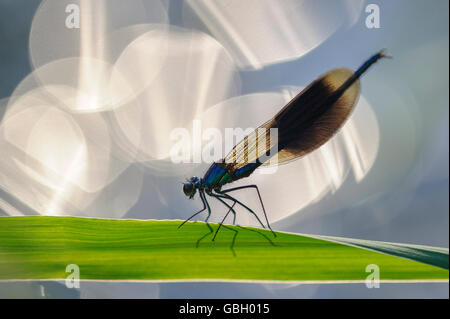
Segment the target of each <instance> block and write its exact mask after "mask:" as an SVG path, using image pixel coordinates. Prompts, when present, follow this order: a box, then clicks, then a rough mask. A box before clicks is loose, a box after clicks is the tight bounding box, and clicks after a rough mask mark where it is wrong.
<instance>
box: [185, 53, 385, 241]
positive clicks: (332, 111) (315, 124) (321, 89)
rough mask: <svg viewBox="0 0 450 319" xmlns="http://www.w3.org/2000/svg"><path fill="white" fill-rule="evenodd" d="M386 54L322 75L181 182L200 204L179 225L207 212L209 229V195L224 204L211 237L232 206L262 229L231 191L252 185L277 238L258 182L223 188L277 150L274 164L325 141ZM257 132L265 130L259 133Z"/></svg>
mask: <svg viewBox="0 0 450 319" xmlns="http://www.w3.org/2000/svg"><path fill="white" fill-rule="evenodd" d="M385 57H389V56H387V55H385V54H384V50H382V51H380V52H378V53H376V54H375V55H373V56H372V57H371V58H369V59H368V60H367V61H366V62H364V64H363V65H361V67H359V69H357V70H356V71H355V72H353V71H352V70H350V69H348V68H338V69H334V70H332V71H329V72H328V73H326V74H324V75H322V76H321V77H319V78H318V79H316V80H315V81H314V82H312V83H311V84H310V85H309V86H307V87H306V88H305V89H304V90H303V91H301V92H300V93H299V94H298V95H297V96H295V97H294V98H293V99H292V100H291V101H290V102H289V103H288V104H287V105H286V106H284V107H283V108H282V109H281V110H280V111H279V112H278V113H277V114H276V115H275V116H274V117H273V118H272V119H270V120H269V121H267V122H266V123H264V124H262V125H261V126H260V127H259V128H258V129H256V130H255V131H254V132H253V133H251V134H250V135H248V136H246V137H245V138H244V139H243V140H242V141H241V142H240V143H238V144H237V145H236V146H235V147H234V148H233V149H232V150H231V152H230V153H229V154H228V155H227V156H226V157H225V158H224V159H222V160H220V161H218V162H215V163H213V164H212V165H211V166H210V168H209V169H208V171H207V172H206V174H205V175H204V176H203V178H198V177H195V176H194V177H191V178H190V179H189V180H188V181H187V182H186V183H183V192H184V194H185V195H186V196H188V197H189V198H190V199H192V198H194V195H195V193H196V192H197V191H198V193H199V196H200V199H201V201H202V203H203V208H202V209H201V210H199V211H198V212H196V213H195V214H194V215H192V216H191V217H189V218H188V219H187V220H185V221H184V222H183V223H182V224H181V225H180V226H179V227H181V226H183V225H184V224H185V223H186V222H187V221H188V220H190V219H192V218H193V217H194V216H196V215H198V214H200V213H201V212H203V211H205V210H207V217H206V219H205V222H206V225H207V226H208V228H209V231H210V233H212V232H213V230H212V228H211V226H210V225H209V224H208V220H209V218H210V216H211V208H210V206H209V203H208V200H207V197H206V196H210V197H213V198H214V199H216V200H218V201H219V202H221V203H222V204H223V205H225V206H226V207H227V208H228V212H227V213H226V214H225V216H224V218H223V220H222V222H221V223H220V225H219V227H218V228H217V230H216V233H215V235H214V237H213V240H214V239H215V237H216V235H217V232H218V231H219V229H220V227H221V226H222V224H223V222H224V221H225V219H226V217H227V216H228V214H229V213H230V212H231V213H232V214H233V224H235V221H236V211H235V209H234V206H235V205H236V204H237V205H240V206H241V207H242V208H243V209H245V210H247V211H248V212H249V213H250V214H252V215H253V216H254V217H255V218H256V219H257V221H258V222H259V224H260V225H261V226H262V227H263V228H265V225H264V224H263V223H262V222H261V220H260V218H259V217H258V215H257V214H256V213H255V212H254V211H253V210H252V209H250V208H249V207H248V206H247V205H245V204H244V203H242V202H241V201H239V200H238V199H236V198H234V197H232V196H231V195H230V194H229V193H231V192H235V191H238V190H242V189H245V188H254V189H255V191H256V193H257V195H258V197H259V201H260V203H261V207H262V211H263V213H264V217H265V221H266V224H267V227H268V228H269V229H270V230H271V231H272V233H273V235H274V236H276V235H275V232H273V230H272V228H271V227H270V224H269V219H268V218H267V214H266V210H265V208H264V204H263V201H262V198H261V194H260V192H259V189H258V186H257V185H246V186H239V187H233V188H228V189H222V187H223V186H224V185H227V184H230V183H232V182H234V181H237V180H240V179H242V178H244V177H248V176H250V175H251V174H252V173H253V172H254V171H255V170H256V169H257V168H258V167H260V166H262V165H269V164H270V165H272V164H273V161H271V160H270V159H272V158H273V157H274V155H275V154H276V155H277V160H276V161H275V164H276V165H279V164H284V163H288V162H290V161H293V160H295V159H298V158H300V157H302V156H304V155H306V154H308V153H310V152H311V151H313V150H315V149H317V148H318V147H320V146H321V145H323V144H324V143H325V142H327V141H328V140H329V139H330V138H331V137H332V136H333V135H334V134H335V133H336V132H337V131H338V130H339V129H340V127H341V126H342V125H343V124H344V122H345V121H346V119H347V118H348V117H349V115H350V113H351V111H352V110H353V107H354V106H355V104H356V102H357V100H358V98H359V92H360V84H359V78H360V76H361V75H362V74H363V73H364V72H366V71H367V69H368V68H369V67H370V66H371V65H372V64H374V63H375V62H377V61H378V60H379V59H381V58H385ZM271 129H277V135H278V138H277V139H276V141H273V139H271V138H270V135H271ZM261 131H262V132H263V133H264V134H261ZM226 201H229V203H227V202H226ZM230 205H231V206H230ZM179 227H178V228H179ZM207 235H208V234H207Z"/></svg>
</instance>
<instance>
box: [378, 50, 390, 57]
mask: <svg viewBox="0 0 450 319" xmlns="http://www.w3.org/2000/svg"><path fill="white" fill-rule="evenodd" d="M386 51H387V49H386V48H384V49H381V50H380V52H378V54H379V55H380V58H386V59H392V55H388V54H386Z"/></svg>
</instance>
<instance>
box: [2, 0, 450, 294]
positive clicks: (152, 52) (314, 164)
mask: <svg viewBox="0 0 450 319" xmlns="http://www.w3.org/2000/svg"><path fill="white" fill-rule="evenodd" d="M370 4H376V5H377V6H376V8H378V9H379V11H378V13H379V21H376V20H371V17H373V14H376V12H375V13H374V12H373V11H372V10H373V6H370ZM74 5H75V6H74ZM448 6H449V4H448V1H446V0H435V1H433V2H429V1H425V0H420V1H419V0H414V1H409V0H408V1H406V0H404V1H400V0H398V1H363V0H352V1H350V0H348V1H346V0H342V1H312V0H311V1H307V0H285V1H275V0H273V1H270V0H265V1H261V0H258V1H256V0H255V1H250V0H249V1H245V2H242V1H238V0H231V1H222V2H211V1H207V0H186V1H181V0H152V1H150V0H131V1H127V2H126V4H125V2H123V1H120V0H101V1H100V0H99V1H97V0H96V1H95V2H94V1H87V0H78V1H75V0H71V1H67V0H46V1H39V0H14V1H13V0H0V119H1V122H0V147H1V153H2V156H1V158H0V215H1V216H23V215H38V214H42V215H73V216H91V217H104V218H136V219H183V218H187V217H188V216H190V215H191V214H192V213H193V212H194V211H195V210H196V209H198V208H200V207H201V203H200V202H199V201H197V200H196V201H189V200H188V199H187V198H186V197H185V196H184V194H183V193H182V190H181V184H180V182H182V181H184V180H185V178H188V177H191V176H194V175H195V176H200V177H201V176H203V174H204V173H205V172H206V170H207V168H208V166H209V165H210V164H209V163H201V164H195V163H185V164H174V163H173V162H172V161H171V160H170V154H171V150H172V148H173V146H174V144H175V141H174V140H173V139H171V132H173V129H175V128H185V129H186V130H188V131H189V132H190V133H191V135H193V121H194V120H197V119H198V120H201V123H202V129H203V130H206V129H207V128H219V129H221V130H223V129H225V128H232V127H240V128H244V129H245V128H248V127H253V128H255V127H257V126H258V125H260V124H262V123H263V122H265V121H266V120H267V119H269V118H270V117H271V116H273V115H274V114H275V113H276V112H277V111H278V110H279V109H280V108H281V107H282V106H283V105H284V104H285V103H286V102H287V101H289V100H290V99H291V98H292V97H293V96H294V95H296V94H297V93H298V92H299V91H300V90H301V89H302V88H304V87H305V86H307V85H308V84H309V83H310V82H311V81H313V80H314V79H315V78H316V77H318V76H320V75H321V74H323V73H325V72H327V71H329V70H331V69H333V68H337V67H349V68H351V69H356V68H357V67H358V66H359V65H360V64H362V63H363V62H364V61H365V60H366V59H367V58H369V57H370V56H371V55H372V54H373V53H375V52H377V51H379V50H380V49H382V48H387V51H388V53H389V54H390V55H392V56H393V57H394V58H393V59H391V60H383V61H380V62H379V63H377V64H376V65H374V66H373V67H372V68H371V69H370V71H369V72H368V73H367V74H365V75H364V76H363V78H362V79H361V97H360V99H359V102H358V104H357V106H356V107H355V111H354V112H353V114H352V115H351V117H350V119H349V121H348V122H347V123H346V124H345V126H344V127H343V128H342V130H341V131H340V132H339V133H338V134H337V135H336V136H334V137H333V138H332V139H331V140H330V141H329V142H328V143H327V144H325V145H324V146H323V147H321V148H320V149H319V150H317V151H315V152H313V153H312V154H310V155H308V156H306V157H304V158H302V159H300V160H297V161H295V162H293V163H290V164H288V165H283V166H281V167H280V168H279V169H278V170H277V172H276V173H275V174H273V175H272V174H268V173H267V172H265V173H267V174H260V173H255V174H253V175H252V176H251V177H250V178H248V179H246V180H245V181H243V182H239V183H236V186H238V184H239V185H241V184H242V185H244V184H250V183H256V184H258V185H259V187H260V190H261V193H262V196H263V199H264V203H265V206H266V209H267V211H268V214H269V220H270V221H271V224H272V227H273V228H274V229H276V230H280V231H289V232H296V233H305V234H320V235H330V236H341V237H353V238H361V239H370V240H380V241H391V242H400V243H413V244H422V245H431V246H440V247H447V248H448V245H449V240H448V238H449V219H448V218H449V196H448V192H449V133H448V132H449V122H448V120H449V113H448V112H449V93H448V85H449V83H448V82H449V74H448V69H449V68H448V60H449V43H448V42H449V33H448V27H449V16H448V14H449V13H448V12H449V8H448ZM74 7H75V9H74ZM77 8H79V17H80V19H79V20H78V21H77V19H76V18H75V17H74V16H73V14H76V13H77V12H76V10H77ZM73 10H75V11H73ZM368 19H369V20H368ZM78 22H79V28H78ZM376 22H379V25H376V24H377V23H376ZM374 23H375V27H372V28H371V26H374ZM200 142H201V143H202V146H203V147H204V148H205V149H208V147H212V146H214V145H212V144H211V141H209V140H208V139H207V138H206V137H205V138H203V139H202V140H201V141H200ZM194 144H195V143H194V141H193V140H189V141H186V142H185V143H184V145H185V146H186V148H187V149H188V150H192V149H193V148H194ZM229 150H230V148H227V146H226V145H225V146H223V152H224V153H226V152H228V151H229ZM263 173H264V171H263ZM24 185H27V187H24ZM253 195H254V194H252V193H251V192H248V193H247V192H242V193H241V194H239V196H238V198H240V199H243V200H245V201H247V202H248V203H249V204H250V205H253V206H254V207H257V205H258V201H257V198H254V196H253ZM213 209H214V211H215V212H216V213H215V214H214V215H215V218H216V219H215V220H216V221H217V220H219V219H220V218H221V215H222V214H223V213H224V211H223V210H224V208H221V207H219V206H214V207H213ZM200 219H201V218H200ZM0 222H1V220H0ZM238 223H239V224H246V225H256V223H255V221H254V220H252V219H251V218H250V217H249V216H247V215H246V214H245V213H242V214H239V218H238ZM448 296H449V294H448V284H445V283H414V284H412V283H410V284H381V286H380V288H378V289H367V288H366V286H365V285H364V284H350V285H349V284H346V285H343V284H342V285H341V284H328V285H298V284H254V283H252V284H250V283H213V282H210V283H145V282H140V283H125V282H122V283H120V282H119V283H117V282H82V283H81V287H80V289H68V288H66V287H65V285H64V284H63V283H59V282H0V297H3V298H6V297H30V298H55V297H57V298H448Z"/></svg>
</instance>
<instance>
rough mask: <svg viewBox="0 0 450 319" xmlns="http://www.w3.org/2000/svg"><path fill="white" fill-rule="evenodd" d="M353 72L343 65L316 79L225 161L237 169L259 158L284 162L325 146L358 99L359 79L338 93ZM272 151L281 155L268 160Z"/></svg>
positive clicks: (239, 145) (246, 138) (266, 162)
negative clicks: (276, 131)
mask: <svg viewBox="0 0 450 319" xmlns="http://www.w3.org/2000/svg"><path fill="white" fill-rule="evenodd" d="M352 75H353V71H352V70H350V69H347V68H340V69H335V70H332V71H330V72H328V73H326V74H324V75H322V76H321V77H320V78H318V79H316V80H315V81H314V82H313V83H311V84H310V85H309V86H308V87H306V88H305V89H304V90H303V91H301V92H300V93H299V94H298V95H297V96H296V97H294V98H293V99H292V100H291V101H290V102H289V103H288V104H287V105H286V106H285V107H283V108H282V109H281V110H280V111H279V112H278V113H277V114H276V115H275V116H274V117H273V118H272V119H271V120H269V121H267V122H266V123H264V124H263V125H261V126H260V127H259V128H258V129H256V130H255V131H254V132H252V133H251V134H250V135H248V136H247V137H245V138H244V139H243V140H242V141H241V142H240V143H238V144H237V145H236V146H235V147H234V148H233V149H232V150H231V152H230V153H229V154H228V155H227V156H226V157H225V159H224V162H225V163H228V164H233V168H236V169H239V168H242V167H243V166H245V165H246V164H247V163H250V162H255V161H257V160H259V161H261V162H262V163H264V165H266V166H267V165H272V164H282V163H286V162H289V161H292V160H294V159H296V158H299V157H301V156H304V155H306V154H308V153H309V152H311V151H313V150H315V149H317V148H318V147H320V146H321V145H323V144H324V143H325V142H327V141H328V140H329V139H330V138H331V137H332V136H333V135H334V134H335V133H336V132H337V131H338V130H339V128H340V127H341V126H342V125H343V124H344V122H345V121H346V119H347V118H348V117H349V115H350V113H351V111H352V110H353V107H354V105H355V104H356V102H357V100H358V97H359V91H360V84H359V80H356V81H355V82H354V83H353V84H352V85H351V86H350V87H348V88H347V89H346V90H345V91H344V92H343V93H342V92H340V93H339V95H337V93H336V92H337V91H338V89H339V88H341V86H342V85H343V84H344V82H345V81H346V80H348V79H349V78H350V77H351V76H352ZM271 128H277V129H278V134H277V135H278V136H277V137H278V138H277V139H275V138H269V137H273V136H274V134H271V132H270V129H271ZM276 142H278V144H277V143H276ZM269 150H270V151H271V155H274V154H275V153H276V152H277V151H278V154H277V155H278V157H277V158H276V157H273V158H272V159H271V160H270V161H267V160H268V158H269V157H270V156H269V157H268V156H266V154H267V152H268V151H269Z"/></svg>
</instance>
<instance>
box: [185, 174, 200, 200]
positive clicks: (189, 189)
mask: <svg viewBox="0 0 450 319" xmlns="http://www.w3.org/2000/svg"><path fill="white" fill-rule="evenodd" d="M193 179H194V178H191V180H190V181H188V182H187V183H183V192H184V194H185V195H186V196H187V197H189V199H192V198H193V197H194V195H195V192H196V191H197V188H196V187H195V185H194V182H195V181H193Z"/></svg>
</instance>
